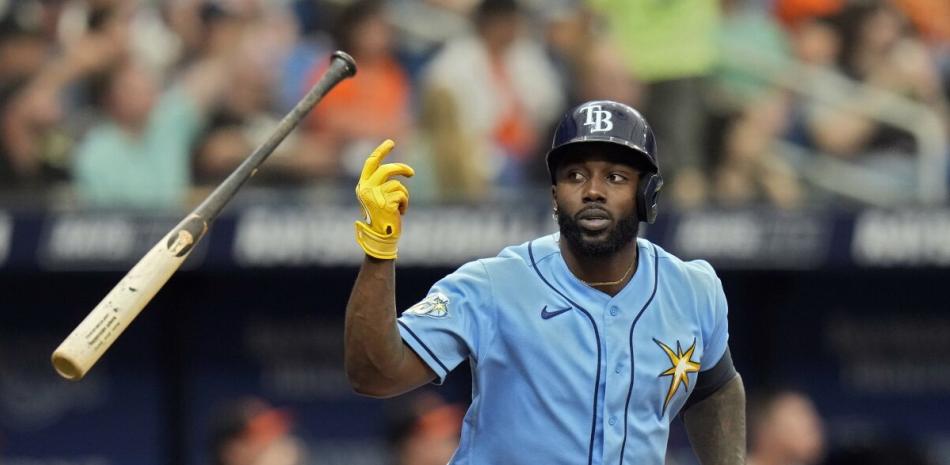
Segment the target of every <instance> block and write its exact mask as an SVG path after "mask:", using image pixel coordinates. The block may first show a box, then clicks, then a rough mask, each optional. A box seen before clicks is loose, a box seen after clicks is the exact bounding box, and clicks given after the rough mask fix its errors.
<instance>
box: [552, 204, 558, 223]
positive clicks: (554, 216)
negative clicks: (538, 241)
mask: <svg viewBox="0 0 950 465" xmlns="http://www.w3.org/2000/svg"><path fill="white" fill-rule="evenodd" d="M551 217H552V218H554V222H555V223H557V207H554V213H552V214H551Z"/></svg>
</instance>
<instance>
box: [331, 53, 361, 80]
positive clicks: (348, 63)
mask: <svg viewBox="0 0 950 465" xmlns="http://www.w3.org/2000/svg"><path fill="white" fill-rule="evenodd" d="M330 60H331V63H332V61H333V60H341V61H342V63H343V66H344V69H345V70H346V76H347V77H353V76H355V75H356V60H354V59H353V57H351V56H350V54H349V53H346V52H344V51H342V50H337V51H335V52H333V55H332V56H331V58H330Z"/></svg>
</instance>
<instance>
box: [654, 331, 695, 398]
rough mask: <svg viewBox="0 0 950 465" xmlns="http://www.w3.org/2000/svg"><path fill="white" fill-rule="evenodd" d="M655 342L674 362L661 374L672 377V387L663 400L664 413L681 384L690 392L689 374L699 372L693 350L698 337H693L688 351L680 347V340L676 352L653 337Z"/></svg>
mask: <svg viewBox="0 0 950 465" xmlns="http://www.w3.org/2000/svg"><path fill="white" fill-rule="evenodd" d="M653 342H655V343H656V345H658V346H660V348H661V349H663V352H665V353H666V356H667V357H669V358H670V363H672V364H673V366H671V367H669V368H667V369H666V371H664V372H662V373H660V375H659V377H660V378H662V377H664V376H669V377H670V389H669V391H667V393H666V398H665V399H664V400H663V413H664V414H665V413H666V407H667V406H668V405H669V404H670V400H672V399H673V395H674V394H676V391H677V389H679V387H680V385H681V384H682V385H683V387H684V388H685V389H686V392H689V374H690V373H698V372H699V363H697V362H694V361H693V352H695V351H696V339H695V338H693V345H691V346H689V348H688V349H686V352H683V349H682V348H681V347H680V341H676V352H673V349H671V348H670V347H669V346H668V345H666V344H664V343H662V342H660V341H658V340H656V339H653Z"/></svg>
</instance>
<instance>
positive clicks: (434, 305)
mask: <svg viewBox="0 0 950 465" xmlns="http://www.w3.org/2000/svg"><path fill="white" fill-rule="evenodd" d="M448 314H449V298H448V297H446V296H445V294H443V293H441V292H436V293H433V294H429V295H427V296H426V298H425V299H422V301H421V302H419V303H417V304H415V305H413V306H412V307H409V308H408V309H406V311H405V312H403V315H418V316H427V317H429V318H444V317H445V316H446V315H448Z"/></svg>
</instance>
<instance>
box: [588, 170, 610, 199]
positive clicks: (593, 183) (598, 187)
mask: <svg viewBox="0 0 950 465" xmlns="http://www.w3.org/2000/svg"><path fill="white" fill-rule="evenodd" d="M604 187H605V186H604V180H603V179H600V178H598V177H596V176H595V177H592V178H590V180H589V181H587V183H586V184H585V185H584V201H585V202H603V201H604V200H606V197H605V196H604V192H605V191H604Z"/></svg>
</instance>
